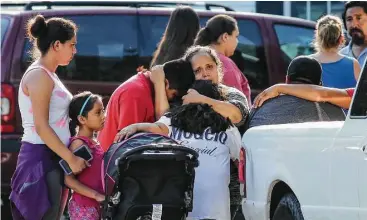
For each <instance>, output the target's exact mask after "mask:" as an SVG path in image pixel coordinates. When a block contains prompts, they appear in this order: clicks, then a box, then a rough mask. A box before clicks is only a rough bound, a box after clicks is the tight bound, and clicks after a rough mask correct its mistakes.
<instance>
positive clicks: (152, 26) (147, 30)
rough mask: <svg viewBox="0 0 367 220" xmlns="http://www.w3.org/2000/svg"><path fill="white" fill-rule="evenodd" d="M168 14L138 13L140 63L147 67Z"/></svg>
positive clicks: (165, 24) (164, 28)
mask: <svg viewBox="0 0 367 220" xmlns="http://www.w3.org/2000/svg"><path fill="white" fill-rule="evenodd" d="M168 19H169V16H164V15H163V16H155V15H154V16H151V15H140V16H139V26H138V33H139V34H138V39H139V55H140V61H139V62H140V63H139V64H140V65H142V66H144V67H145V68H149V66H150V62H151V60H152V57H153V53H154V52H155V51H156V49H157V47H158V43H159V42H160V40H161V38H162V36H163V33H164V31H165V30H166V26H167V24H168Z"/></svg>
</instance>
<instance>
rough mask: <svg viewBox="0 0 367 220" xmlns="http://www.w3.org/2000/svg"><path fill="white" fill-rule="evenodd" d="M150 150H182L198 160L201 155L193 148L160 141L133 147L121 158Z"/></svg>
mask: <svg viewBox="0 0 367 220" xmlns="http://www.w3.org/2000/svg"><path fill="white" fill-rule="evenodd" d="M150 150H152V151H171V150H175V151H181V152H184V153H187V154H191V155H192V157H193V158H192V159H193V160H197V159H198V157H199V154H198V152H196V151H195V150H193V149H191V148H188V147H185V146H183V145H180V144H172V143H158V144H147V145H142V146H139V147H136V148H133V149H131V150H129V151H126V152H125V153H123V154H122V155H121V157H120V158H126V157H128V156H131V155H133V154H135V153H143V152H145V151H150Z"/></svg>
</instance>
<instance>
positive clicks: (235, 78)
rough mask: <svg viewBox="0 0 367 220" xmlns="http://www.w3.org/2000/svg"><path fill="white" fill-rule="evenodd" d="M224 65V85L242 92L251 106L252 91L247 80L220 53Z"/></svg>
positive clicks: (228, 59)
mask: <svg viewBox="0 0 367 220" xmlns="http://www.w3.org/2000/svg"><path fill="white" fill-rule="evenodd" d="M218 55H219V59H220V61H221V62H222V65H223V84H224V85H226V86H230V87H234V88H236V89H238V90H240V91H241V92H242V93H243V94H244V95H245V96H246V98H247V102H248V104H249V106H251V90H250V85H249V84H248V80H247V78H246V77H245V76H244V75H243V73H242V72H241V70H240V69H238V67H237V65H236V64H235V63H234V62H233V60H231V59H230V58H228V57H226V56H224V55H223V54H220V53H218Z"/></svg>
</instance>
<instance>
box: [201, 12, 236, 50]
mask: <svg viewBox="0 0 367 220" xmlns="http://www.w3.org/2000/svg"><path fill="white" fill-rule="evenodd" d="M236 27H237V21H236V19H234V18H232V17H231V16H228V15H216V16H214V17H212V18H211V19H209V20H208V21H207V22H206V25H205V27H204V28H202V29H201V30H200V31H199V33H198V35H197V37H196V39H195V43H194V44H195V45H200V46H208V45H210V44H217V41H218V38H219V37H220V36H221V35H222V34H224V33H227V34H229V35H232V33H233V31H234V30H236Z"/></svg>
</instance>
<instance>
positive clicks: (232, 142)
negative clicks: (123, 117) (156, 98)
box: [158, 116, 241, 220]
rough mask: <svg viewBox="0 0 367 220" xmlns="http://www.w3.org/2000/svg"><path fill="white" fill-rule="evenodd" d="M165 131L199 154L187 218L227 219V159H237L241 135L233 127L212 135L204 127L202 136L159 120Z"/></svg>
mask: <svg viewBox="0 0 367 220" xmlns="http://www.w3.org/2000/svg"><path fill="white" fill-rule="evenodd" d="M158 122H160V123H163V124H165V125H166V126H167V127H168V129H169V134H168V135H169V136H170V137H171V138H172V139H175V140H176V141H178V142H179V143H181V144H183V145H184V146H186V147H189V148H191V149H194V150H195V151H197V152H198V153H199V164H200V165H199V167H198V168H196V170H195V172H196V175H195V183H194V201H193V202H194V203H193V204H194V207H193V211H192V212H191V213H189V216H188V218H187V219H189V220H199V219H203V218H209V219H217V220H230V218H231V217H230V216H231V215H230V198H229V188H228V185H229V181H230V159H233V160H238V159H239V154H240V149H241V135H240V133H239V131H238V129H237V128H236V127H231V128H229V129H227V130H226V131H223V132H219V133H212V132H211V130H210V128H207V129H206V130H205V131H204V132H203V133H202V134H200V135H199V134H192V133H189V132H184V131H182V130H180V129H178V128H175V127H172V126H171V119H170V118H167V117H166V116H163V117H161V118H160V119H159V121H158Z"/></svg>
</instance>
